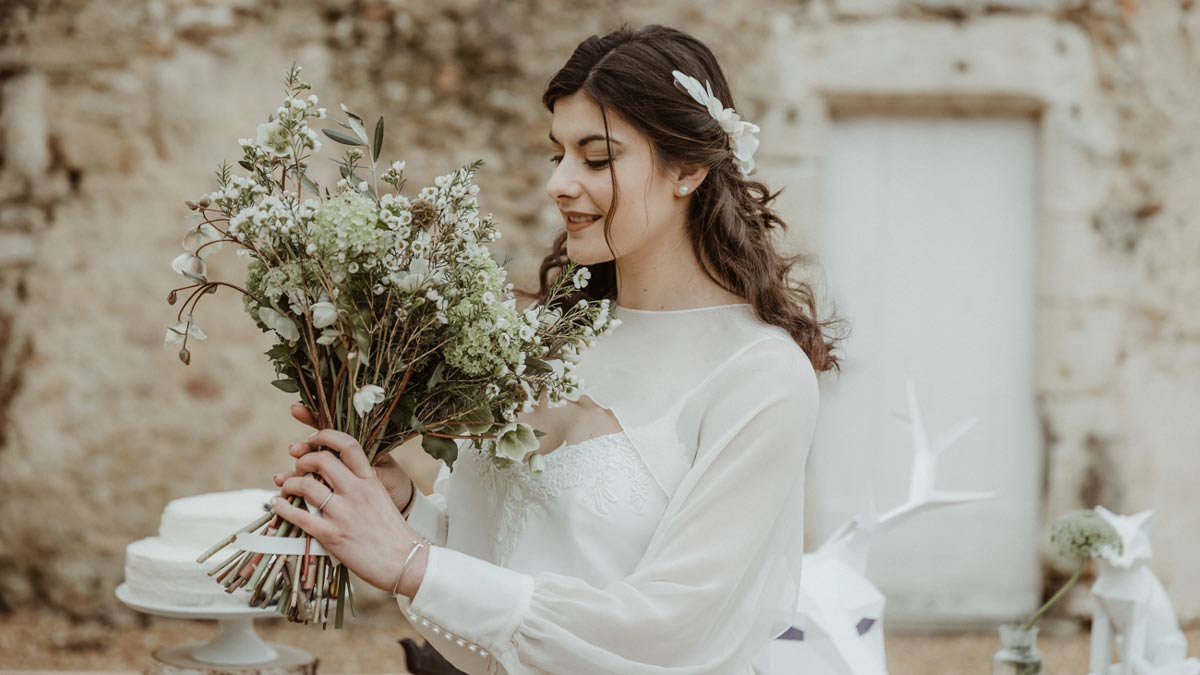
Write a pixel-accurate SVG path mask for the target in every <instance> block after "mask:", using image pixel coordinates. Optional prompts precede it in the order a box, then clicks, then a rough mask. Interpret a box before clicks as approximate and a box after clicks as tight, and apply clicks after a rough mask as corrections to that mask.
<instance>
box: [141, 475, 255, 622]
mask: <svg viewBox="0 0 1200 675" xmlns="http://www.w3.org/2000/svg"><path fill="white" fill-rule="evenodd" d="M276 494H278V493H277V492H275V491H273V490H257V489H247V490H232V491H229V492H213V493H209V494H203V495H194V496H192V497H183V498H182V499H175V500H172V501H171V502H170V503H168V504H167V508H166V509H164V510H163V514H162V520H161V522H160V524H159V528H158V536H157V537H147V538H145V539H139V540H138V541H135V542H133V543H131V544H129V545H128V546H127V547H125V584H126V586H127V587H128V590H129V593H130V595H132V596H134V597H135V598H137V599H138V600H141V601H144V602H147V603H151V604H157V605H171V606H187V607H203V606H208V605H217V606H222V605H223V606H230V605H245V604H246V602H247V599H248V597H249V591H248V590H246V589H245V588H243V589H240V590H239V591H235V592H234V593H226V592H225V589H224V588H222V586H221V584H219V583H217V582H216V581H215V579H214V577H210V576H208V570H210V569H212V568H213V567H214V566H215V565H218V564H220V562H221V561H223V560H225V559H227V558H228V557H229V556H230V555H232V554H233V552H234V549H233V548H232V547H226V548H224V549H222V550H220V551H218V552H217V553H216V555H213V556H212V557H211V558H209V559H208V560H206V561H205V562H204V564H200V563H197V562H196V558H198V557H199V556H200V554H202V553H204V552H205V551H206V550H208V549H209V547H211V546H212V545H213V544H215V543H217V542H218V541H220V540H221V539H222V538H224V537H226V536H228V535H230V534H232V533H234V532H236V531H237V530H239V529H241V528H243V527H245V526H246V525H248V524H250V523H251V522H253V521H254V520H255V519H257V518H259V517H261V516H262V515H263V513H264V512H265V510H266V508H267V505H268V502H269V500H270V499H271V497H273V496H275V495H276Z"/></svg>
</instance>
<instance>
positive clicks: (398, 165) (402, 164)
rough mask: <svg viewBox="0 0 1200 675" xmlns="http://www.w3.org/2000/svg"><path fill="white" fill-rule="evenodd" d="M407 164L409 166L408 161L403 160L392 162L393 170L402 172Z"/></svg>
mask: <svg viewBox="0 0 1200 675" xmlns="http://www.w3.org/2000/svg"><path fill="white" fill-rule="evenodd" d="M406 166H408V163H407V162H403V161H400V162H392V171H395V172H396V173H400V172H401V171H403V170H404V167H406Z"/></svg>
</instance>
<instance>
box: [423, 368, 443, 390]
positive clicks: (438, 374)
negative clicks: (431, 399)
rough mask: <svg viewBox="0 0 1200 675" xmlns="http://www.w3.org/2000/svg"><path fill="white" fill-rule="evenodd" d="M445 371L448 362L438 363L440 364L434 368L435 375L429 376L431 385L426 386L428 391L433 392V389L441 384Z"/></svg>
mask: <svg viewBox="0 0 1200 675" xmlns="http://www.w3.org/2000/svg"><path fill="white" fill-rule="evenodd" d="M445 369H446V362H445V361H438V364H437V365H436V366H434V368H433V373H432V374H431V375H430V376H429V383H428V384H427V385H426V389H427V390H429V391H433V388H434V387H436V386H437V385H438V384H440V383H441V381H442V371H443V370H445Z"/></svg>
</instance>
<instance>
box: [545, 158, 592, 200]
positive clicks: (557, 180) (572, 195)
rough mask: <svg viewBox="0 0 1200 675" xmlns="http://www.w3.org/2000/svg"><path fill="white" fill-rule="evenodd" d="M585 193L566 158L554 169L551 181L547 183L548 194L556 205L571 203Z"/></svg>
mask: <svg viewBox="0 0 1200 675" xmlns="http://www.w3.org/2000/svg"><path fill="white" fill-rule="evenodd" d="M582 192H583V186H582V184H581V183H580V182H579V180H578V178H577V177H576V176H575V175H574V173H573V172H572V171H571V168H570V166H568V164H567V160H566V159H565V158H564V159H563V160H562V161H560V162H559V163H558V165H557V166H555V167H554V171H553V172H551V174H550V180H549V181H547V182H546V194H547V195H548V196H549V197H550V200H551V201H553V202H555V203H560V202H568V203H569V202H571V201H574V200H575V199H577V198H578V197H579V195H580V194H581V193H582Z"/></svg>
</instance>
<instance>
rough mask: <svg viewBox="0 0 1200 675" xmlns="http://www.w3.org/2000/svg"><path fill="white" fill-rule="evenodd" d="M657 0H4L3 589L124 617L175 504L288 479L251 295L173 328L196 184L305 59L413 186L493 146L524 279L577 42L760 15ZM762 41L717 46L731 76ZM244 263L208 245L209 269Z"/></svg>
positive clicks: (539, 252) (3, 596) (283, 431)
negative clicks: (165, 343)
mask: <svg viewBox="0 0 1200 675" xmlns="http://www.w3.org/2000/svg"><path fill="white" fill-rule="evenodd" d="M640 5H641V3H634V2H626V3H616V4H614V3H610V2H599V1H596V2H563V3H549V4H543V3H534V2H486V1H482V0H453V1H449V2H349V1H344V2H343V1H335V0H325V1H321V2H305V3H293V2H283V1H277V2H276V1H271V0H262V1H257V0H228V1H223V0H213V1H211V2H183V1H173V0H166V1H162V0H154V1H151V2H143V1H135V0H113V1H108V0H105V1H104V2H99V1H90V2H89V1H84V0H65V1H62V2H56V3H39V2H15V3H14V2H10V3H0V7H2V10H0V11H3V12H4V16H3V17H0V31H3V35H2V36H0V39H2V40H3V43H2V45H0V120H2V125H0V129H2V130H3V133H0V143H2V144H3V145H2V146H0V147H2V148H3V158H4V160H3V167H2V171H0V279H2V280H3V281H2V282H0V293H2V294H0V298H2V299H0V495H3V496H0V503H2V504H3V513H4V517H3V518H2V519H0V607H17V606H22V605H28V604H31V603H49V604H51V605H55V606H59V607H62V608H64V609H67V610H69V611H72V612H74V613H77V614H79V615H89V614H102V615H103V614H106V613H110V612H111V610H112V609H113V608H114V607H115V606H116V603H115V600H113V598H112V589H113V588H114V587H115V586H116V585H117V584H118V583H119V582H120V580H121V578H122V575H123V570H122V561H123V554H124V548H125V545H126V544H127V543H128V542H129V541H132V540H134V539H137V538H140V537H143V536H148V535H151V534H153V533H154V532H155V529H156V527H157V521H158V517H159V514H160V512H161V510H162V507H163V506H164V504H165V503H166V501H167V500H169V499H172V498H175V497H180V496H184V495H190V494H196V493H200V492H206V491H214V490H223V489H232V488H237V487H247V486H260V487H269V485H270V483H269V480H270V479H269V477H270V475H271V474H272V473H274V472H275V471H279V470H282V469H283V468H285V467H286V466H287V465H288V462H287V461H285V460H287V459H288V458H287V456H286V454H285V453H286V449H285V448H286V444H287V443H288V442H290V441H293V440H296V439H297V438H298V437H299V434H301V433H302V431H303V428H302V427H301V426H300V425H299V424H296V423H295V422H293V421H291V418H290V417H289V415H288V413H287V406H288V405H289V404H290V402H291V401H292V400H293V397H291V396H290V395H286V394H282V393H280V392H279V391H278V390H276V389H274V388H273V387H271V386H270V384H269V382H270V380H271V379H272V372H271V370H270V366H269V364H268V361H267V359H266V358H265V357H264V356H263V352H264V351H265V350H266V349H267V348H268V347H269V346H270V340H269V339H268V338H267V336H264V335H262V334H260V333H259V332H258V329H257V328H255V327H254V326H253V324H252V322H250V321H249V320H248V319H247V318H246V317H245V316H244V315H243V314H242V310H241V303H240V301H239V300H238V298H237V297H236V296H232V295H228V294H224V293H218V294H216V295H213V296H209V297H208V298H206V299H205V301H204V302H203V303H202V304H201V307H200V309H199V310H198V312H197V318H198V321H200V323H201V325H202V326H204V328H205V331H206V332H207V334H208V336H209V337H208V340H207V341H205V342H202V343H193V345H194V346H192V345H189V346H190V347H191V351H192V363H191V365H190V366H186V367H185V366H184V365H182V364H181V363H180V362H179V361H178V359H177V358H176V354H175V350H167V349H163V347H162V339H163V333H164V331H165V327H166V326H167V325H169V324H170V323H173V322H174V319H173V318H172V317H173V316H174V312H175V311H176V309H177V307H175V308H172V307H169V306H168V305H167V304H166V295H167V291H168V290H169V289H170V288H172V287H174V286H177V285H179V283H178V281H179V277H178V276H177V275H176V274H175V273H174V272H172V271H171V269H170V268H169V266H168V263H169V262H170V260H171V258H172V257H174V255H175V254H176V253H177V252H178V251H179V250H180V238H181V237H182V234H183V232H184V229H185V227H186V224H187V220H186V214H187V210H186V208H185V206H184V204H183V201H184V200H185V199H191V198H195V197H198V196H199V195H200V194H202V193H204V192H207V191H209V190H211V189H213V187H214V185H215V182H214V177H213V173H212V172H213V171H214V170H215V169H216V167H217V166H218V164H219V163H220V162H221V161H222V160H229V161H231V162H232V161H233V160H236V159H237V158H238V157H240V149H239V148H238V146H237V139H238V138H240V137H244V136H252V135H253V133H254V128H255V126H256V125H257V124H258V123H259V122H261V121H264V119H265V116H266V114H267V113H268V112H270V111H272V110H274V108H275V106H277V105H278V104H279V102H280V101H281V100H282V88H283V85H282V82H283V77H284V75H285V74H286V72H287V69H288V66H289V65H290V64H291V63H292V62H293V61H295V62H296V63H298V64H300V65H301V66H302V67H303V68H304V71H303V75H304V77H305V79H306V80H308V81H309V82H310V83H312V84H313V85H314V88H315V91H316V93H317V94H318V95H319V96H320V97H321V98H322V105H325V106H327V107H328V108H329V109H330V110H331V111H334V110H337V104H338V103H339V102H345V103H346V104H347V105H348V106H350V107H351V108H352V109H354V110H356V111H358V112H360V113H362V114H364V116H368V117H370V118H371V119H372V120H373V119H374V115H376V114H385V115H386V118H387V129H388V132H387V143H386V147H385V149H384V153H383V154H384V155H385V156H386V157H389V158H391V159H405V160H406V161H407V162H408V166H409V169H408V171H407V172H406V173H407V174H409V176H410V183H409V189H410V190H411V191H412V192H414V193H415V191H416V189H417V188H418V187H419V186H420V185H425V184H429V183H430V182H431V181H432V178H433V177H434V176H436V175H438V174H441V173H445V172H446V171H449V170H451V169H453V168H454V167H456V166H459V165H462V164H465V163H468V162H470V161H472V160H474V159H476V158H483V159H484V160H485V162H486V164H485V166H484V168H483V170H482V171H481V173H480V175H479V177H478V182H479V183H480V185H481V187H482V188H483V192H482V193H481V196H482V204H483V208H484V210H485V211H487V210H490V211H493V212H495V213H496V214H497V216H498V218H499V219H500V221H501V222H502V223H503V234H504V236H503V238H502V239H501V240H500V241H499V242H497V244H496V247H495V249H496V252H497V254H498V256H499V257H501V258H503V257H504V256H505V255H509V256H511V261H512V262H511V265H512V267H513V272H512V274H511V276H510V278H511V279H512V280H513V281H514V283H516V284H518V285H520V286H523V287H530V286H532V285H533V284H534V283H535V274H536V266H537V263H538V262H539V261H540V259H541V257H542V256H543V255H544V254H545V253H546V252H547V250H548V249H547V247H548V246H549V244H550V242H551V241H552V239H553V236H554V227H555V225H554V224H556V223H557V222H558V216H557V213H556V211H555V209H554V205H553V203H551V202H550V201H549V200H548V199H547V198H546V195H545V181H546V179H547V178H548V177H549V170H550V168H551V165H550V164H549V162H548V161H547V160H548V158H549V156H550V154H551V153H550V149H549V146H548V142H547V141H546V138H545V136H546V130H547V128H548V125H549V113H547V112H546V111H545V110H544V109H543V108H542V106H541V92H542V89H543V87H544V85H545V83H546V81H547V80H548V79H549V77H550V76H551V75H552V74H553V73H554V71H555V70H556V69H557V68H558V67H559V66H560V65H561V64H562V62H563V61H564V60H565V59H566V57H567V56H568V55H569V54H570V51H571V50H572V49H573V48H574V46H575V45H576V44H577V43H578V41H579V40H581V39H583V38H584V37H586V36H588V35H591V34H593V33H601V34H602V33H604V32H607V31H608V30H611V29H613V28H615V27H617V25H619V23H620V21H622V20H625V21H629V22H630V23H632V24H634V25H639V24H645V23H653V22H661V23H669V24H675V25H687V26H692V27H693V31H694V32H695V33H696V34H697V35H699V36H700V37H701V38H702V39H705V40H706V41H709V42H710V43H712V44H715V45H722V43H723V40H722V36H723V35H724V33H723V31H724V30H725V29H727V28H730V27H733V26H737V25H744V26H746V27H747V30H748V31H749V32H750V33H753V32H755V31H761V29H762V27H761V26H758V25H757V24H756V23H755V21H757V19H755V18H754V17H753V16H751V15H747V14H745V13H744V12H742V11H740V10H739V9H738V8H735V7H729V6H726V5H725V4H723V3H719V2H700V3H691V4H689V5H688V6H687V7H684V6H680V7H678V8H670V7H667V8H645V7H641V6H640ZM614 8H615V9H614ZM756 47H757V45H756V44H755V43H754V41H753V40H740V41H738V42H736V43H729V42H724V44H723V46H722V47H721V56H722V57H723V58H724V59H725V63H726V66H727V67H728V68H729V70H730V72H731V73H734V74H736V73H738V72H740V70H741V68H742V64H744V63H746V61H747V59H748V58H749V56H750V55H752V53H753V51H754V49H755V48H756ZM331 167H332V164H330V166H329V167H326V168H325V169H324V170H325V171H327V172H330V173H332V171H331ZM318 175H319V174H318ZM334 177H335V178H336V176H334ZM326 182H327V183H329V184H331V183H332V181H326ZM240 260H242V259H240V258H236V257H235V256H233V255H232V254H230V255H226V254H225V253H224V252H222V253H221V254H218V255H217V256H215V257H214V258H210V259H209V264H210V265H211V266H212V267H211V270H212V271H211V276H212V277H213V278H236V276H237V275H238V274H240V273H241V269H240V267H239V261H240ZM264 483H266V484H265V485H264Z"/></svg>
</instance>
